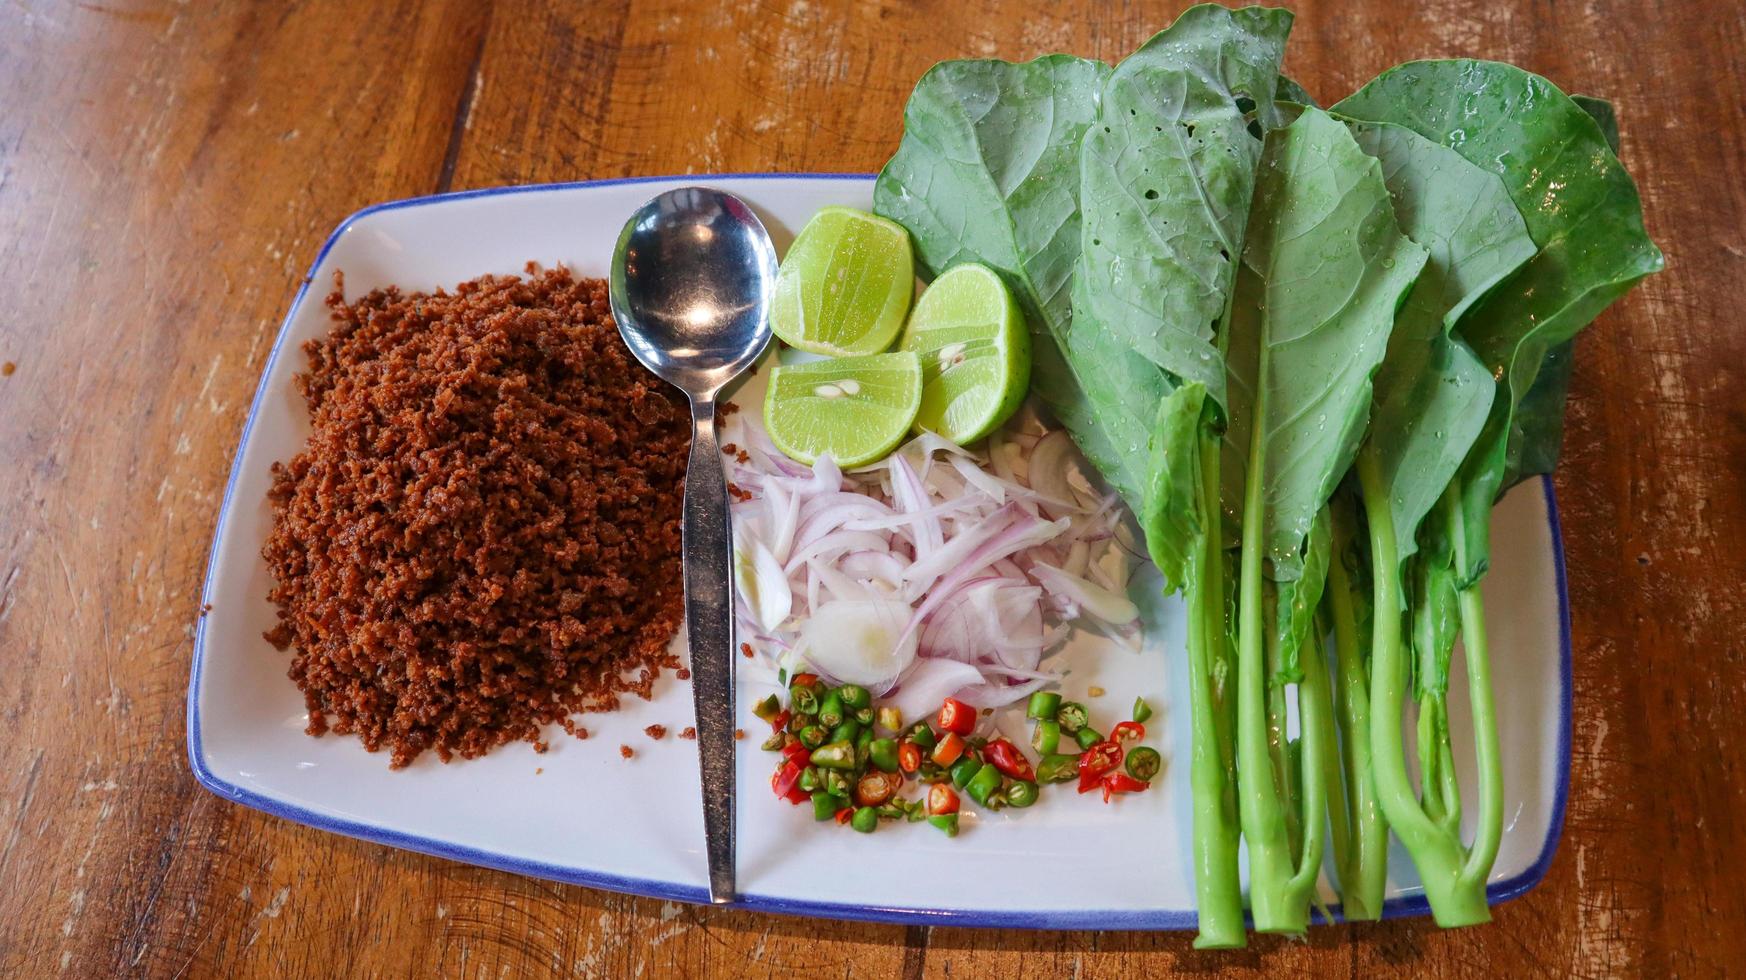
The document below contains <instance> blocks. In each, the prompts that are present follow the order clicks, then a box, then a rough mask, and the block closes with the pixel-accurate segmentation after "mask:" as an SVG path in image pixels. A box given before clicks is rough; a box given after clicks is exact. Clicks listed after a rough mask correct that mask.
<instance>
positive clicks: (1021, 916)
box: [188, 173, 1572, 930]
mask: <svg viewBox="0 0 1746 980" xmlns="http://www.w3.org/2000/svg"><path fill="white" fill-rule="evenodd" d="M876 176H877V175H875V174H854V173H792V174H784V173H755V174H676V175H672V176H665V177H618V178H610V179H605V180H581V181H570V182H567V183H558V184H524V185H520V186H515V187H487V188H481V189H478V190H466V191H452V192H450V193H447V194H431V195H428V196H425V197H410V198H405V199H402V200H398V201H385V202H383V203H381V204H372V205H370V206H369V207H366V208H362V209H360V210H358V211H355V212H353V213H352V214H351V215H349V216H347V217H346V219H345V220H344V221H341V222H340V223H339V226H338V227H337V228H335V229H334V230H333V233H332V234H330V235H328V236H327V241H325V242H323V243H322V245H321V251H319V252H317V253H316V256H315V261H314V262H313V263H311V264H310V267H309V273H308V275H306V276H304V277H303V283H302V285H301V286H300V287H299V288H298V290H297V296H296V297H295V298H294V299H293V300H292V301H291V308H290V310H289V311H288V312H287V313H286V314H285V319H284V320H283V321H281V322H280V324H279V333H278V335H277V336H276V337H274V338H273V349H272V350H271V351H270V352H268V354H267V361H266V363H265V364H264V365H263V366H262V368H261V380H260V382H259V384H258V385H257V386H256V388H255V397H254V400H253V401H252V402H251V403H250V405H249V414H248V418H247V419H246V420H245V421H244V422H243V431H242V437H241V439H239V440H238V442H237V452H236V455H235V457H234V458H233V460H232V462H231V467H230V476H229V478H228V479H227V480H226V482H225V486H224V500H223V503H222V504H221V505H220V507H219V511H218V524H217V527H216V528H215V529H214V531H213V536H212V545H211V547H210V550H209V551H208V553H207V558H206V578H205V582H204V583H203V584H202V586H201V590H200V600H201V602H202V604H205V603H208V602H210V601H211V598H212V576H213V571H214V569H215V568H216V566H217V562H218V543H219V533H220V531H222V529H223V528H224V525H225V521H226V518H227V517H229V516H230V507H231V502H232V496H233V493H234V491H235V489H236V483H237V478H238V476H239V474H240V473H241V471H242V455H243V454H242V448H243V447H244V446H246V445H248V440H249V435H250V433H251V431H252V430H253V429H254V425H255V417H256V415H257V414H258V413H259V411H260V408H261V404H262V403H263V402H264V401H265V400H266V396H267V382H268V379H269V378H271V377H272V375H273V367H274V366H275V364H277V362H278V360H279V355H280V354H281V353H282V352H283V349H284V346H285V337H286V335H287V333H288V332H289V331H290V328H291V321H292V320H293V319H294V318H295V317H296V315H297V311H298V310H300V309H301V308H302V307H303V301H304V299H305V298H306V297H307V296H308V294H309V287H310V286H311V285H312V284H313V283H314V281H315V274H316V271H317V270H318V269H320V268H321V263H322V261H323V260H325V259H326V258H327V255H328V252H330V251H332V249H333V246H334V244H335V243H336V242H338V241H339V239H340V236H341V235H344V234H345V233H346V231H348V230H349V229H350V228H351V227H352V226H353V225H354V224H356V223H357V222H358V221H359V220H360V219H362V218H365V217H368V216H369V215H372V214H376V213H379V212H382V211H396V210H399V209H401V208H409V207H421V206H424V205H428V204H440V203H445V202H450V201H464V200H467V199H469V198H475V197H497V196H501V195H506V194H537V193H541V192H548V191H565V190H575V189H579V188H587V187H611V186H615V185H622V184H653V183H665V182H670V181H711V180H801V179H804V180H843V181H869V180H873V179H875V177H876ZM1540 486H1541V492H1542V494H1543V495H1544V497H1545V501H1546V520H1547V524H1548V525H1549V530H1550V532H1551V537H1552V565H1553V569H1554V571H1555V573H1556V579H1557V587H1558V640H1559V653H1558V658H1559V679H1560V684H1561V687H1562V690H1561V691H1560V692H1559V705H1560V718H1559V726H1558V760H1559V762H1560V765H1559V768H1558V782H1557V788H1556V791H1555V793H1554V796H1553V801H1552V822H1551V826H1550V827H1549V828H1548V830H1547V832H1546V840H1545V842H1544V843H1543V844H1542V845H1541V848H1540V856H1539V857H1538V858H1536V859H1535V861H1534V863H1533V864H1532V865H1530V866H1529V867H1528V868H1527V869H1526V870H1525V871H1523V872H1522V873H1521V874H1519V875H1516V876H1515V877H1513V878H1508V879H1505V880H1503V881H1496V882H1492V883H1491V884H1490V885H1488V886H1486V890H1485V895H1486V899H1487V901H1488V902H1490V904H1492V905H1497V904H1500V903H1502V902H1507V901H1509V900H1510V899H1513V898H1517V897H1519V896H1521V895H1523V894H1525V893H1526V892H1528V891H1529V890H1530V889H1532V888H1533V887H1534V886H1535V885H1537V884H1539V883H1540V880H1541V879H1542V878H1544V877H1546V872H1547V871H1548V870H1550V868H1551V866H1552V859H1553V857H1554V856H1555V855H1556V854H1557V852H1558V840H1559V836H1560V834H1561V833H1562V831H1563V829H1564V809H1565V802H1566V797H1567V796H1568V795H1569V790H1570V715H1571V689H1572V680H1571V649H1570V596H1569V593H1568V590H1567V587H1566V580H1565V572H1564V536H1563V531H1562V528H1561V525H1560V523H1559V519H1558V498H1557V495H1556V493H1555V492H1554V490H1553V487H1552V478H1551V477H1550V476H1542V477H1540ZM205 659H206V617H204V616H202V617H200V620H199V625H198V626H197V627H196V628H195V633H194V660H193V666H192V670H191V676H190V678H189V684H188V761H189V765H190V767H191V768H192V769H193V770H194V778H195V780H196V781H197V782H199V783H200V785H201V786H204V787H205V788H207V789H208V790H211V791H212V792H213V793H215V794H217V795H218V796H220V797H223V798H224V799H227V800H230V801H232V802H235V803H240V804H242V805H243V806H248V807H253V808H254V809H256V810H260V811H262V812H265V813H270V814H272V815H273V816H276V817H283V818H285V819H287V820H293V821H296V822H297V823H300V824H303V825H305V826H308V827H314V828H315V829H317V830H325V831H329V832H331V833H336V834H343V835H345V836H347V837H355V838H358V839H359V840H366V841H371V842H373V843H377V844H386V845H388V846H389V847H398V848H403V849H405V850H409V851H417V852H419V853H421V854H430V855H433V856H435V857H441V858H448V859H450V860H453V861H461V862H463V863H466V864H473V865H479V866H481V867H486V868H495V869H497V870H499V871H508V872H510V873H512V874H519V875H527V876H529V877H533V878H545V879H547V880H550V881H561V882H565V883H567V884H573V885H585V886H587V887H589V888H599V889H602V890H605V891H613V892H622V893H625V894H629V895H641V896H644V897H647V898H658V899H666V900H669V901H678V902H690V903H694V904H708V902H709V891H708V889H707V888H705V887H702V886H688V885H676V884H673V883H671V882H665V881H656V880H653V879H648V878H630V877H625V876H622V875H612V874H604V873H601V872H596V871H588V870H585V869H580V868H573V867H568V866H565V865H560V864H551V863H548V862H544V861H529V860H525V859H521V858H515V857H509V856H507V855H503V854H498V853H495V852H493V851H485V850H480V849H478V848H474V847H466V846H464V845H460V844H452V843H449V842H447V841H443V840H438V839H436V838H431V837H422V836H419V835H417V834H406V833H402V832H400V831H398V830H394V829H393V828H391V827H383V826H380V825H377V824H372V823H367V822H364V821H360V820H349V819H346V818H343V817H336V816H331V815H329V814H325V813H319V812H317V811H314V810H310V809H308V808H306V807H301V806H298V805H296V804H294V803H288V802H285V801H284V800H280V799H277V798H275V797H271V796H266V795H263V794H261V793H256V792H254V791H252V790H249V789H245V788H243V787H241V786H238V785H236V784H234V783H231V782H228V781H226V780H224V779H222V778H220V777H219V776H218V775H217V774H216V773H214V772H213V771H212V769H211V768H210V767H209V766H207V764H206V755H205V751H204V749H203V747H202V744H201V737H200V683H201V678H202V675H203V672H202V670H201V666H202V664H203V663H204V662H205ZM727 907H729V908H738V909H747V910H750V911H754V912H775V913H779V914H782V915H808V916H820V917H824V918H831V919H846V920H852V921H861V922H883V923H894V924H904V925H945V926H964V927H970V928H1002V929H1121V930H1185V929H1193V928H1195V924H1196V921H1197V913H1196V912H1195V911H1194V910H1193V909H1157V910H1139V909H1102V910H1093V909H1087V910H1077V909H1076V910H1013V911H995V910H988V909H927V908H902V907H890V906H868V905H852V904H844V903H836V902H812V901H799V900H795V899H787V898H780V897H775V896H767V895H747V894H742V895H741V896H739V897H738V898H737V899H736V900H735V901H734V902H733V903H732V904H731V905H729V906H727ZM1339 909H1340V907H1339V905H1337V904H1336V905H1333V906H1330V911H1331V912H1332V913H1333V917H1334V921H1343V917H1342V916H1341V915H1340V912H1339ZM1429 912H1430V904H1429V902H1428V901H1427V900H1426V899H1425V897H1424V896H1423V895H1405V896H1400V897H1398V898H1391V899H1389V900H1387V901H1386V902H1384V903H1383V907H1382V917H1383V918H1385V919H1395V918H1405V917H1410V916H1422V915H1426V914H1428V913H1429ZM1315 918H1316V920H1317V921H1323V920H1322V919H1321V916H1319V915H1317V916H1316V917H1315Z"/></svg>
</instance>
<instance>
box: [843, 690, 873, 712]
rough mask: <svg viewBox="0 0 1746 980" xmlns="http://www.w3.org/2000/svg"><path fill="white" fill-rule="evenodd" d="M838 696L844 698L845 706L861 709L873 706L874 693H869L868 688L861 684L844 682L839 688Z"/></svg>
mask: <svg viewBox="0 0 1746 980" xmlns="http://www.w3.org/2000/svg"><path fill="white" fill-rule="evenodd" d="M837 697H838V698H841V699H842V702H843V707H845V708H854V709H856V710H859V709H861V708H871V707H873V695H871V694H868V693H867V689H866V688H864V687H862V686H861V685H859V684H844V685H843V686H842V687H839V688H837Z"/></svg>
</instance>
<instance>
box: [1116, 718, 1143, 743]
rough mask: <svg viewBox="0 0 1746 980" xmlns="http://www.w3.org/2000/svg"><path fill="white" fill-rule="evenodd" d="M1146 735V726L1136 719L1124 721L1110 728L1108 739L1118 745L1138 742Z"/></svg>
mask: <svg viewBox="0 0 1746 980" xmlns="http://www.w3.org/2000/svg"><path fill="white" fill-rule="evenodd" d="M1145 737H1146V726H1145V725H1142V724H1140V723H1139V722H1137V721H1124V722H1122V723H1120V724H1118V725H1116V726H1115V727H1114V728H1112V729H1110V733H1109V740H1110V741H1112V742H1115V743H1116V744H1118V745H1126V744H1128V743H1129V742H1138V741H1139V740H1140V739H1143V738H1145Z"/></svg>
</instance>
